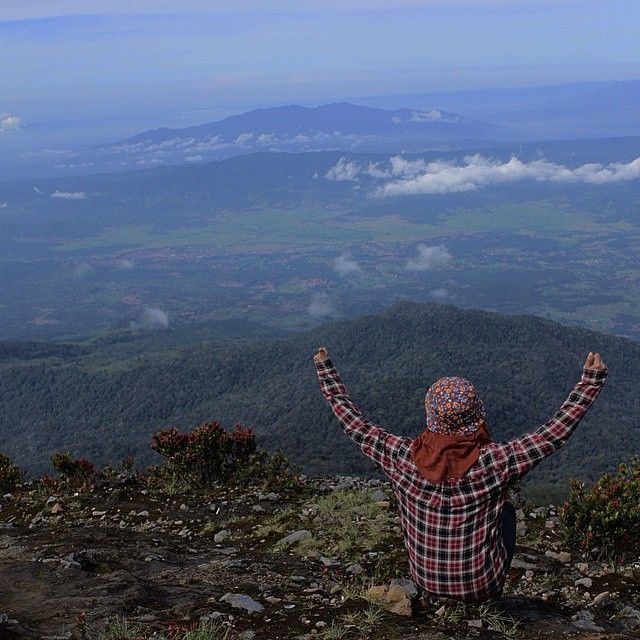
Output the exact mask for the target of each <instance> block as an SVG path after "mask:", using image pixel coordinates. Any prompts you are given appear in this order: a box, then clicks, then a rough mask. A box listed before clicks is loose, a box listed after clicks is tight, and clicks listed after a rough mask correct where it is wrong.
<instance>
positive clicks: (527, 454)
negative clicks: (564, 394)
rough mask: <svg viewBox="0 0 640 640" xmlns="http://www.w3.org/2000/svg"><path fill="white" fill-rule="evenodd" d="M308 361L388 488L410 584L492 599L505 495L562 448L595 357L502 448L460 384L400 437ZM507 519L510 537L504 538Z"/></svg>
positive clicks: (498, 576)
mask: <svg viewBox="0 0 640 640" xmlns="http://www.w3.org/2000/svg"><path fill="white" fill-rule="evenodd" d="M314 360H315V362H316V369H317V373H318V378H319V380H320V386H321V390H322V393H323V395H324V396H325V398H326V399H327V400H328V401H329V403H330V404H331V408H332V409H333V411H334V413H335V415H336V416H337V417H338V418H339V420H340V422H341V424H342V426H343V429H344V431H345V433H346V434H347V435H348V436H349V437H350V438H351V439H353V440H354V441H355V442H356V443H357V444H358V445H359V446H360V448H361V450H362V451H363V453H365V455H367V456H369V457H370V458H372V459H373V460H374V461H375V462H376V463H377V464H378V465H380V467H381V468H382V470H383V471H384V473H385V474H386V476H387V477H388V478H389V480H390V482H391V485H392V487H393V491H394V494H395V497H396V500H397V502H398V507H399V512H400V520H401V525H402V530H403V535H404V543H405V547H406V549H407V552H408V555H409V565H410V569H411V576H412V578H413V580H414V581H415V582H416V584H417V585H418V586H419V587H421V588H422V589H424V590H426V591H427V592H429V593H432V594H435V595H440V596H448V597H453V598H459V599H461V600H466V601H472V602H482V601H485V600H490V599H495V598H497V597H499V596H500V594H501V592H502V588H503V585H504V582H505V579H506V576H507V572H508V570H509V565H510V562H511V557H512V555H513V549H514V546H515V518H514V516H513V513H512V512H513V508H512V507H511V506H510V505H509V504H508V503H506V505H505V502H506V496H507V489H508V487H509V485H510V484H511V483H512V482H514V481H516V480H517V479H519V478H521V477H522V476H524V475H525V474H526V473H527V472H528V471H530V470H531V469H533V467H535V466H536V465H537V464H538V463H539V462H540V461H541V460H543V459H544V458H545V457H547V456H548V455H550V454H551V453H553V452H554V451H555V450H557V449H558V448H559V447H560V446H562V444H564V443H565V442H566V440H567V439H568V438H569V436H570V435H571V433H572V432H573V430H574V429H575V427H576V426H577V424H578V422H579V421H580V419H581V418H582V416H583V415H584V413H585V412H586V411H587V409H588V408H589V406H591V404H592V402H593V401H594V400H595V398H596V397H597V395H598V393H599V392H600V389H601V388H602V385H603V383H604V380H605V378H606V376H607V369H606V367H605V366H604V365H603V364H602V361H601V359H600V356H599V354H591V353H590V354H589V356H588V358H587V362H586V363H585V367H584V369H583V374H582V378H581V380H580V382H578V384H576V385H575V387H574V388H573V390H572V391H571V393H570V394H569V397H568V398H567V400H566V401H565V402H564V403H563V405H562V406H561V407H560V409H559V410H558V411H557V412H556V414H555V415H554V416H553V418H551V419H550V420H549V421H548V422H546V423H545V424H544V425H542V426H541V427H539V428H538V429H537V430H536V431H534V432H532V433H529V434H526V435H524V436H522V437H521V438H517V439H515V440H511V441H509V442H502V443H496V442H492V441H491V439H490V437H489V436H488V429H487V427H486V423H485V422H484V407H483V405H482V403H481V402H480V401H479V400H478V399H477V398H476V396H475V391H474V390H473V386H472V385H471V383H469V382H468V381H467V380H464V379H462V378H442V379H441V380H439V381H438V382H436V383H435V384H434V385H432V387H431V388H430V389H429V391H428V392H427V397H426V399H425V407H426V415H427V427H426V428H425V429H424V431H423V432H422V434H420V435H419V436H418V437H416V438H407V437H402V436H397V435H394V434H391V433H388V432H387V431H385V430H384V429H382V428H381V427H379V426H377V425H374V424H371V423H370V422H368V421H367V420H366V419H365V418H364V417H363V416H362V413H361V412H360V410H359V409H358V407H357V406H356V405H355V404H354V403H353V402H352V401H351V399H350V398H349V396H348V394H347V391H346V388H345V387H344V385H343V383H342V381H341V380H340V377H339V375H338V372H337V371H336V369H335V367H334V366H333V364H332V362H331V360H330V359H329V358H328V354H327V353H326V349H324V348H321V349H319V350H318V353H317V354H316V356H315V357H314ZM507 510H510V511H511V514H509V513H507ZM505 515H506V516H507V517H506V518H505ZM509 515H511V516H512V517H513V518H514V521H513V526H512V527H509V528H510V529H511V530H512V533H511V535H507V536H505V532H504V527H503V524H504V521H505V520H509V517H508V516H509ZM510 537H511V538H512V539H511V540H510V539H509V538H510Z"/></svg>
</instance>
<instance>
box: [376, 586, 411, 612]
mask: <svg viewBox="0 0 640 640" xmlns="http://www.w3.org/2000/svg"><path fill="white" fill-rule="evenodd" d="M365 598H366V599H367V600H369V601H371V602H376V603H377V604H379V605H380V606H381V607H383V608H384V609H386V610H387V611H391V613H396V614H398V615H400V616H410V615H411V600H409V598H408V597H407V594H406V592H405V590H404V589H403V588H402V587H400V586H399V585H391V586H386V585H377V586H373V587H370V588H369V589H368V590H367V592H366V595H365Z"/></svg>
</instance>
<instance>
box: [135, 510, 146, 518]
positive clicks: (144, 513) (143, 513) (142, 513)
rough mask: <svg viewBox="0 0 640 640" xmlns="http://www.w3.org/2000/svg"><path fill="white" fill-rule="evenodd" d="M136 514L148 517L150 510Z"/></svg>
mask: <svg viewBox="0 0 640 640" xmlns="http://www.w3.org/2000/svg"><path fill="white" fill-rule="evenodd" d="M136 516H137V517H138V518H148V517H149V512H148V511H141V512H140V513H136Z"/></svg>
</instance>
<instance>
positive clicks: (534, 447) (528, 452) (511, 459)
mask: <svg viewBox="0 0 640 640" xmlns="http://www.w3.org/2000/svg"><path fill="white" fill-rule="evenodd" d="M607 374H608V369H607V367H606V366H605V365H604V363H603V362H602V359H601V358H600V354H598V353H596V354H593V353H590V354H589V356H588V357H587V361H586V362H585V365H584V368H583V370H582V377H581V379H580V382H578V383H577V384H576V385H575V386H574V387H573V389H572V390H571V393H569V396H568V398H567V399H566V400H565V401H564V403H563V404H562V406H561V407H560V409H558V411H557V412H556V413H555V415H554V416H553V417H552V418H551V419H550V420H548V421H547V422H545V423H544V424H543V425H542V426H540V427H539V428H538V429H536V430H535V431H533V432H532V433H528V434H526V435H524V436H522V437H520V438H516V439H515V440H511V441H510V442H507V443H505V444H503V445H502V446H501V448H502V450H503V453H504V454H505V455H506V458H507V460H506V469H505V468H504V467H503V469H502V470H503V471H504V472H506V476H507V479H512V478H520V477H522V476H523V475H525V474H526V473H527V472H529V471H531V469H533V468H534V467H535V466H536V465H537V464H538V463H539V462H541V461H542V460H544V458H546V457H547V456H549V455H551V454H552V453H553V452H554V451H557V450H558V449H559V448H560V447H561V446H562V445H563V444H564V443H565V442H566V441H567V440H568V439H569V436H571V434H572V433H573V431H574V430H575V428H576V427H577V426H578V423H579V422H580V420H582V418H583V416H584V415H585V413H586V412H587V411H588V409H589V407H590V406H591V405H592V404H593V402H594V400H595V399H596V398H597V397H598V394H599V393H600V391H601V389H602V386H603V385H604V381H605V379H606V377H607ZM501 466H502V465H501Z"/></svg>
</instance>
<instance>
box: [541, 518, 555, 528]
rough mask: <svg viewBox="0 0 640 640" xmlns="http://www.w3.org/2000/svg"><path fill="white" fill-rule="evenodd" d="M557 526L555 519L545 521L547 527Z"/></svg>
mask: <svg viewBox="0 0 640 640" xmlns="http://www.w3.org/2000/svg"><path fill="white" fill-rule="evenodd" d="M555 527H556V522H555V520H546V521H545V523H544V528H545V529H555Z"/></svg>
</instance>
